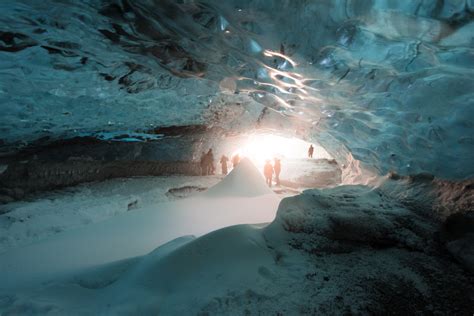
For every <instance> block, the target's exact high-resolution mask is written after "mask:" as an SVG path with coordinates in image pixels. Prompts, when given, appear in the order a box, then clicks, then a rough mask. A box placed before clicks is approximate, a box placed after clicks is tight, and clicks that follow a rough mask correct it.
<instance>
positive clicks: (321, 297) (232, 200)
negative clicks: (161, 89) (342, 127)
mask: <svg viewBox="0 0 474 316" xmlns="http://www.w3.org/2000/svg"><path fill="white" fill-rule="evenodd" d="M203 179H204V180H205V181H208V182H207V184H209V185H212V183H216V182H218V178H217V177H209V178H203ZM145 180H146V181H150V185H151V183H153V181H155V182H156V181H158V179H145ZM117 181H118V180H117ZM127 181H129V182H131V183H136V185H135V186H130V187H131V192H132V193H133V192H135V193H136V195H137V194H138V195H139V196H141V197H142V199H141V200H139V201H138V202H137V203H136V204H134V201H135V200H134V201H132V207H131V210H130V211H128V212H127V211H126V210H125V209H128V208H130V207H129V205H130V204H129V203H130V200H129V199H126V198H124V199H123V200H122V204H120V205H122V209H123V210H122V211H121V212H120V214H115V215H114V216H111V217H110V218H108V219H102V220H101V221H99V222H96V223H90V224H89V225H83V226H82V227H77V228H75V229H70V230H67V231H64V232H58V233H56V234H54V235H50V236H49V237H48V238H44V239H41V240H38V241H36V242H33V243H31V244H29V245H25V246H20V247H12V248H11V249H8V250H7V251H6V252H4V253H2V254H0V280H1V281H2V282H0V313H2V314H3V313H5V314H6V315H11V314H13V315H18V314H19V315H23V314H35V315H36V314H41V315H43V314H53V315H97V314H101V315H109V314H113V315H116V314H121V315H138V314H141V315H150V314H152V315H156V314H158V315H196V314H199V315H200V314H204V315H224V314H225V315H228V314H231V315H233V314H236V315H240V314H250V315H254V314H255V315H258V314H262V313H264V314H275V315H276V314H291V315H293V314H294V315H297V314H307V315H314V314H343V313H346V314H383V313H384V312H385V311H387V310H391V311H394V313H395V314H414V313H415V312H419V311H420V310H421V311H425V312H429V311H439V312H441V313H443V314H444V313H445V312H446V311H452V310H454V308H458V309H459V310H462V311H465V310H469V306H470V305H469V304H470V298H469V295H467V294H466V293H468V291H466V290H465V289H467V290H469V289H470V288H472V286H471V285H470V284H469V278H467V277H466V275H465V274H464V273H463V271H462V270H461V269H460V267H459V265H457V264H456V263H454V262H453V261H452V260H451V259H449V258H447V257H446V256H444V255H440V254H439V251H433V249H435V248H436V247H437V245H438V244H437V242H436V241H433V239H432V236H433V233H434V232H435V231H436V229H437V227H438V226H437V223H436V222H434V221H430V220H427V218H422V217H421V216H420V215H418V214H417V213H414V212H413V211H412V210H410V209H408V208H406V207H405V206H404V205H402V204H401V203H399V202H397V201H396V200H393V199H391V198H390V197H389V196H388V195H386V194H384V191H383V190H379V189H377V188H369V187H364V186H338V187H336V188H333V189H326V190H307V191H305V192H304V193H303V194H302V195H298V196H295V197H292V198H288V199H285V200H283V201H282V202H281V203H280V196H278V195H277V194H275V193H274V192H272V191H271V190H269V188H268V187H267V186H266V184H265V182H264V179H263V178H262V175H261V173H260V172H259V170H258V169H256V168H255V167H254V166H253V165H252V164H251V163H250V161H248V160H244V161H242V162H241V164H240V165H239V166H238V167H237V168H236V169H235V170H233V171H232V172H231V173H230V174H229V175H228V176H227V177H226V178H225V179H224V180H223V181H220V182H219V183H217V184H216V185H215V186H213V187H212V188H211V189H209V190H208V191H207V192H202V193H195V194H194V195H193V196H189V197H188V198H185V199H182V198H180V197H182V196H186V195H187V194H189V193H191V192H195V191H198V190H197V189H195V188H194V189H193V188H192V187H191V186H190V185H189V186H186V187H181V189H177V190H172V191H167V189H166V188H168V187H169V186H166V187H161V188H160V190H161V191H160V192H161V194H162V195H163V194H166V193H165V192H173V193H168V198H172V199H173V200H172V201H166V199H165V197H163V196H161V197H159V198H157V197H154V198H153V197H151V196H152V193H148V194H149V195H148V197H147V194H143V188H138V187H137V186H139V184H140V183H141V182H143V179H133V180H127ZM134 181H137V182H134ZM164 181H165V182H166V179H165V180H164ZM176 181H177V183H176V184H179V185H180V186H181V185H183V184H185V183H186V184H193V185H197V184H202V182H198V183H196V182H192V181H191V182H186V181H183V179H178V180H176ZM199 181H203V180H199ZM102 185H104V188H109V186H110V183H109V184H105V183H104V184H102ZM98 187H100V185H98ZM133 187H135V191H134V189H132V188H133ZM112 192H115V193H116V194H117V195H118V196H121V195H120V194H118V193H120V192H121V193H122V194H123V193H127V194H128V187H127V185H124V186H123V187H120V186H119V187H117V188H115V189H114V190H112V191H110V192H109V195H108V196H109V200H110V201H111V202H113V201H114V199H112V198H111V197H112V196H113V194H112ZM127 194H125V196H128V195H127ZM165 196H166V195H165ZM104 199H105V200H107V197H105V198H104ZM116 201H118V200H116ZM153 201H155V202H153ZM158 201H159V202H158ZM116 203H118V202H116ZM64 205H66V204H64ZM104 205H105V203H104ZM112 205H113V206H116V205H118V204H112ZM277 208H278V212H277ZM12 212H13V213H14V212H15V211H12ZM269 222H272V223H271V224H270V225H266V224H265V223H269ZM196 237H197V238H196ZM433 280H437V282H433ZM471 301H472V300H471ZM387 302H393V304H392V303H391V305H390V306H389V307H387V305H386V303H387ZM428 303H429V305H428Z"/></svg>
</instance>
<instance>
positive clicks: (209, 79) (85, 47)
mask: <svg viewBox="0 0 474 316" xmlns="http://www.w3.org/2000/svg"><path fill="white" fill-rule="evenodd" d="M473 11H474V2H473V1H472V0H449V1H441V0H438V1H435V0H433V1H426V0H415V1H390V0H385V1H375V0H319V1H303V0H292V1H289V0H286V1H263V0H244V1H241V0H239V1H237V0H232V1H216V0H202V1H191V0H183V1H171V0H168V1H152V0H139V1H126V0H122V1H119V0H107V1H105V0H104V1H99V0H87V1H80V2H78V1H72V0H64V1H54V0H45V1H35V0H23V1H13V0H5V1H2V2H1V3H0V12H1V14H0V111H1V112H2V115H1V116H0V133H1V134H0V138H1V143H0V144H3V146H7V145H9V144H13V143H17V144H18V143H21V142H29V141H31V140H35V139H38V138H41V137H44V136H50V137H66V136H71V135H77V134H78V133H93V132H97V131H102V130H112V131H113V130H126V129H130V130H146V129H148V128H153V127H156V126H165V125H189V124H207V125H217V126H221V127H224V128H226V129H228V130H231V131H236V132H239V131H242V130H247V129H249V128H255V127H264V128H270V129H274V130H278V131H279V132H281V131H288V133H292V134H293V135H299V136H300V137H302V138H309V139H314V140H317V141H319V142H321V143H322V144H323V145H324V146H325V147H326V148H327V149H328V151H329V152H330V153H331V154H332V155H333V156H335V157H338V158H339V159H345V157H347V155H348V154H349V153H350V154H351V155H352V156H353V157H354V158H355V159H357V160H360V161H361V162H362V163H363V164H364V165H365V166H369V167H371V168H373V169H375V170H376V171H377V172H379V173H381V174H384V173H386V172H388V171H390V170H394V171H396V172H398V173H401V174H413V173H419V172H427V173H431V174H434V175H435V176H439V177H444V178H451V179H463V178H469V177H472V176H473V175H474V164H473V163H472V161H474V138H473V136H472V135H474V124H473V123H472V120H473V119H474V102H473V100H474V76H473V74H474V70H473V66H474V47H473V46H474V40H473V34H474V21H473V18H472V17H473ZM279 54H283V55H279ZM285 56H287V57H289V58H290V59H288V58H286V57H285Z"/></svg>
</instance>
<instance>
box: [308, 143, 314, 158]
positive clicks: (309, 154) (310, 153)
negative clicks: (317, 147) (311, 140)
mask: <svg viewBox="0 0 474 316" xmlns="http://www.w3.org/2000/svg"><path fill="white" fill-rule="evenodd" d="M313 153H314V147H313V145H310V146H309V149H308V157H309V158H313Z"/></svg>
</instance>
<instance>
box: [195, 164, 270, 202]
mask: <svg viewBox="0 0 474 316" xmlns="http://www.w3.org/2000/svg"><path fill="white" fill-rule="evenodd" d="M204 194H205V195H206V196H208V197H231V196H242V197H254V196H259V195H265V194H274V193H273V191H272V190H271V189H270V188H269V187H268V185H267V184H266V183H265V179H264V178H263V176H262V174H261V173H260V172H259V171H258V170H257V168H256V167H255V165H254V164H253V163H252V162H251V161H250V159H248V158H244V159H242V161H241V162H240V163H239V164H238V165H237V167H235V168H234V169H233V170H232V171H231V172H230V173H229V174H228V175H227V176H226V177H225V178H224V179H223V180H222V181H221V182H219V183H218V184H216V185H215V186H213V187H212V188H210V189H209V190H207V192H206V193H204Z"/></svg>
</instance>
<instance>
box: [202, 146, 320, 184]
mask: <svg viewBox="0 0 474 316" xmlns="http://www.w3.org/2000/svg"><path fill="white" fill-rule="evenodd" d="M313 153H314V147H313V145H310V146H309V148H308V157H309V158H313ZM229 161H230V159H229V157H227V156H226V155H222V157H221V159H220V160H219V163H220V164H221V167H222V174H223V175H227V173H228V172H229V169H228V163H229ZM273 161H274V163H273V165H272V164H271V162H270V160H267V161H266V162H265V165H264V167H263V174H264V176H265V181H266V183H267V184H268V186H269V187H271V186H272V183H273V175H275V183H276V185H280V172H281V160H280V159H278V158H274V159H273ZM239 162H240V156H239V154H236V155H234V156H233V157H232V167H233V168H235V167H236V166H237V165H238V164H239ZM215 172H216V166H215V165H214V153H213V152H212V149H209V151H208V152H207V153H205V152H202V155H201V174H202V175H203V176H208V175H213V174H215Z"/></svg>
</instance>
